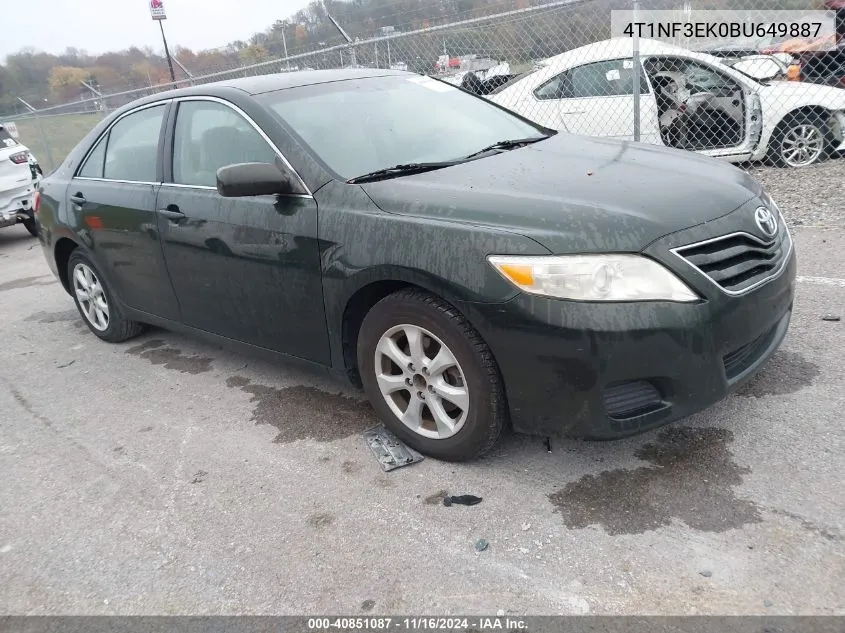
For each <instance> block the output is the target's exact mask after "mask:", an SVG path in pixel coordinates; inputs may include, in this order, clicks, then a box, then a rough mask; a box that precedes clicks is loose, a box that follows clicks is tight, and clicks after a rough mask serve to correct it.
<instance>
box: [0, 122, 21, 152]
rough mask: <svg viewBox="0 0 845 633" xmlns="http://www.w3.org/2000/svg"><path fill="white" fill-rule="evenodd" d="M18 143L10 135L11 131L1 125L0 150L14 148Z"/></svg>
mask: <svg viewBox="0 0 845 633" xmlns="http://www.w3.org/2000/svg"><path fill="white" fill-rule="evenodd" d="M17 144H18V142H17V141H16V140H15V139H14V137H12V135H11V134H9V130H7V129H6V128H4V127H3V126H2V125H0V149H3V148H4V147H14V146H15V145H17Z"/></svg>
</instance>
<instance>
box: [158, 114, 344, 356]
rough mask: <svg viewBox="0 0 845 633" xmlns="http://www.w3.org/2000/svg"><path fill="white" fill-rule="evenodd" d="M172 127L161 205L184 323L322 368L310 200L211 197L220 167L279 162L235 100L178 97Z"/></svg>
mask: <svg viewBox="0 0 845 633" xmlns="http://www.w3.org/2000/svg"><path fill="white" fill-rule="evenodd" d="M172 127H173V131H172V133H169V139H168V149H167V152H166V153H167V156H168V157H172V159H171V161H170V163H171V164H170V166H169V168H168V170H167V173H166V176H167V177H166V182H165V183H164V184H163V185H162V188H161V191H160V192H159V195H158V203H157V208H158V209H159V216H160V217H159V228H160V231H161V234H162V236H163V243H164V254H165V259H166V261H167V267H168V270H169V271H170V276H171V279H172V280H173V285H174V287H175V289H176V293H177V295H178V297H179V302H180V305H181V308H182V315H183V321H184V322H185V323H186V324H188V325H190V326H192V327H195V328H198V329H201V330H204V331H207V332H212V333H214V334H219V335H222V336H226V337H228V338H232V339H235V340H238V341H242V342H246V343H250V344H253V345H258V346H260V347H264V348H267V349H272V350H275V351H279V352H283V353H285V354H290V355H292V356H298V357H300V358H305V359H307V360H312V361H316V362H320V363H326V364H327V363H328V362H329V343H328V333H327V331H326V320H325V313H324V308H323V288H322V277H321V273H320V250H319V245H318V242H317V203H316V202H315V201H314V198H313V197H312V196H311V195H288V196H252V197H245V198H223V197H222V196H220V194H219V193H217V188H216V182H217V170H218V169H219V168H220V167H224V166H226V165H231V164H236V163H247V162H259V163H268V162H269V163H272V162H274V161H275V159H276V157H277V156H281V153H280V152H279V151H278V149H277V148H276V147H275V146H274V145H273V144H272V143H271V142H270V141H269V138H268V137H267V136H266V135H265V134H264V133H263V132H262V131H261V130H260V128H258V126H257V125H256V124H255V123H254V122H253V121H252V119H250V118H249V117H247V116H246V114H245V113H244V112H242V111H241V110H239V109H238V108H237V107H236V106H234V105H233V104H231V103H229V102H227V101H224V100H221V99H215V98H211V97H208V98H206V97H188V98H185V99H182V100H180V101H179V103H178V109H177V111H176V117H175V124H173V126H172ZM303 187H304V185H303Z"/></svg>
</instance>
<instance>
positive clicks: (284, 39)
mask: <svg viewBox="0 0 845 633" xmlns="http://www.w3.org/2000/svg"><path fill="white" fill-rule="evenodd" d="M287 28H288V23H287V22H283V23H282V47H283V48H284V49H285V64H286V65H287V69H288V72H290V60H289V59H288V38H287V37H286V36H285V31H287Z"/></svg>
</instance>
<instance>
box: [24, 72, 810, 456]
mask: <svg viewBox="0 0 845 633" xmlns="http://www.w3.org/2000/svg"><path fill="white" fill-rule="evenodd" d="M37 217H38V223H39V239H40V240H41V242H42V245H43V248H44V254H45V256H46V258H47V262H48V263H49V265H50V267H51V268H52V270H53V272H54V273H55V274H56V275H57V276H58V277H59V279H60V280H61V282H62V284H63V285H64V287H65V289H66V290H67V292H68V293H69V294H70V295H71V297H73V299H74V301H75V302H76V305H77V307H78V308H79V312H80V314H81V316H82V318H83V319H84V320H85V323H86V324H87V326H88V327H89V328H90V329H91V331H92V332H94V334H96V335H97V336H98V337H100V338H101V339H103V340H105V341H110V342H119V341H124V340H126V339H129V338H131V337H133V336H136V335H137V334H139V333H140V332H141V331H142V329H143V328H144V325H145V324H153V325H156V326H161V327H164V328H169V329H173V330H178V331H184V332H190V333H194V334H199V335H203V336H205V337H210V338H211V339H213V340H215V341H217V342H222V343H235V344H237V345H239V346H241V347H246V348H249V349H252V350H253V351H257V352H262V353H264V354H267V355H270V356H273V357H277V358H288V359H299V360H301V361H305V362H308V363H311V364H316V365H318V366H321V367H325V368H329V369H330V370H331V371H332V372H333V373H335V374H337V375H340V376H343V377H345V378H346V379H348V380H351V381H352V382H353V383H356V384H359V385H363V388H364V390H365V391H366V394H367V396H368V398H369V400H370V402H371V403H372V405H373V407H374V408H375V410H376V412H377V413H378V415H379V416H380V417H381V418H382V420H384V422H385V423H386V424H387V426H388V427H389V428H390V429H392V430H393V431H394V432H395V433H396V434H397V435H398V436H399V437H400V438H401V439H403V440H404V441H405V442H407V443H408V444H409V445H411V446H412V447H414V448H416V449H418V450H420V451H422V452H424V453H426V454H428V455H432V456H435V457H438V458H442V459H448V460H464V459H471V458H474V457H476V456H478V455H480V454H482V453H483V452H484V451H486V450H488V449H489V448H490V447H491V446H493V444H494V443H495V442H496V439H497V438H498V437H499V434H500V432H501V431H502V429H503V427H505V425H507V424H508V423H510V424H511V425H512V427H513V428H514V429H515V430H516V431H519V432H527V433H536V434H542V435H559V434H565V435H570V436H577V437H585V438H593V439H609V438H616V437H622V436H625V435H629V434H632V433H635V432H639V431H643V430H645V429H649V428H653V427H655V426H658V425H661V424H665V423H667V422H670V421H672V420H676V419H678V418H681V417H684V416H688V415H690V414H692V413H694V412H696V411H699V410H701V409H703V408H705V407H707V406H709V405H711V404H713V403H714V402H716V401H718V400H719V399H721V398H723V397H724V396H725V395H726V394H727V393H728V392H729V391H730V390H731V389H733V388H735V387H736V385H738V384H739V383H741V382H742V381H744V380H746V379H747V378H749V377H750V376H751V375H753V374H754V373H755V372H757V371H758V370H759V369H760V367H761V366H762V365H763V364H764V363H765V361H766V360H767V359H768V358H769V357H770V356H771V354H772V353H773V352H774V350H775V349H776V348H777V347H778V346H779V345H780V343H781V341H782V340H783V338H784V336H785V334H786V331H787V327H788V325H789V319H790V315H791V312H792V303H793V290H794V279H795V255H794V249H793V245H792V240H791V237H790V235H789V231H788V230H787V227H786V224H785V222H784V220H783V217H782V216H781V214H780V211H779V210H778V208H777V206H776V204H775V203H774V201H773V200H772V199H771V198H770V197H769V196H768V195H767V194H766V193H765V192H764V191H763V190H762V188H761V187H760V185H759V184H758V183H757V182H755V181H754V180H752V179H751V178H750V177H749V176H747V175H746V174H745V173H744V172H742V171H740V170H739V169H736V168H734V167H732V166H729V165H727V164H724V163H721V162H717V161H716V160H711V159H708V158H704V157H701V156H697V155H694V154H688V153H683V152H681V151H676V150H669V149H664V148H658V147H656V146H649V145H638V144H634V143H626V142H616V141H612V140H606V139H592V138H585V137H579V136H574V135H569V134H564V133H559V134H557V133H554V132H552V131H551V130H547V129H544V128H542V127H539V126H537V125H535V124H533V123H531V122H529V121H527V120H526V119H523V118H521V117H519V116H517V115H515V114H513V113H511V112H509V111H507V110H504V109H502V108H500V107H499V106H497V105H494V104H492V103H490V102H488V101H486V100H484V99H482V98H479V97H476V96H473V95H470V94H468V93H466V92H463V91H461V90H460V89H458V88H455V87H453V86H450V85H447V84H445V83H442V82H440V81H437V80H435V79H430V78H426V77H421V76H418V75H414V74H409V73H401V72H392V71H382V70H354V71H353V70H343V71H313V72H296V73H288V74H283V75H273V76H263V77H254V78H248V79H239V80H234V81H228V82H223V83H218V84H211V85H205V86H197V87H192V88H187V89H182V90H175V91H171V92H165V93H161V94H157V95H153V96H151V97H147V98H145V99H142V100H140V101H136V102H135V103H132V104H129V105H128V106H126V107H124V108H122V109H121V110H119V111H117V112H114V113H113V114H111V115H110V116H109V117H107V118H106V120H104V121H103V122H102V123H100V124H99V125H98V126H97V128H96V129H94V130H93V131H92V132H91V133H90V134H89V135H88V136H87V137H86V138H85V139H84V140H83V141H82V142H81V143H80V144H79V146H78V147H77V148H76V149H74V150H73V152H71V154H70V155H69V156H68V158H67V159H66V160H65V161H64V163H63V164H62V165H61V166H60V167H59V168H58V169H57V170H56V171H55V172H54V173H53V174H51V175H50V176H49V177H48V178H46V179H45V180H44V182H43V192H42V196H41V200H40V203H39V206H38V214H37Z"/></svg>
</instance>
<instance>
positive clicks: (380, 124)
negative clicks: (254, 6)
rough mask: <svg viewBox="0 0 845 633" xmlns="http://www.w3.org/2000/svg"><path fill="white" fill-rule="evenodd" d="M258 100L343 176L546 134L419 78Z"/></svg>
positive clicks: (314, 88)
mask: <svg viewBox="0 0 845 633" xmlns="http://www.w3.org/2000/svg"><path fill="white" fill-rule="evenodd" d="M259 100H260V101H262V102H263V104H264V105H266V106H267V107H269V108H270V109H271V110H273V111H274V112H276V113H277V114H278V115H279V116H280V117H281V118H282V119H283V120H284V121H285V123H287V124H288V125H289V126H290V127H291V128H292V129H293V131H294V132H295V133H296V134H298V135H299V136H300V137H301V138H302V140H303V141H305V143H306V144H307V145H309V146H310V147H311V149H312V151H313V152H314V153H315V154H317V156H318V157H319V158H320V159H321V160H322V161H323V162H324V163H325V164H326V165H327V166H328V167H329V168H330V169H331V170H332V171H334V172H335V173H337V174H338V175H339V176H341V177H342V178H344V179H349V178H353V177H355V176H359V175H361V174H366V173H369V172H372V171H375V170H378V169H383V168H385V167H391V166H393V165H399V164H407V163H429V162H439V161H450V160H455V159H458V158H461V157H463V156H467V155H469V154H472V153H474V152H477V151H478V150H480V149H482V148H484V147H487V146H489V145H491V144H493V143H496V142H498V141H502V140H509V139H520V138H527V137H536V136H540V135H542V134H544V133H547V132H548V131H547V130H544V129H543V128H541V127H538V126H535V125H532V124H530V123H526V122H524V121H523V120H521V119H519V118H517V117H516V116H514V115H512V114H509V113H508V112H506V111H504V110H501V109H499V108H498V107H496V106H494V105H493V104H491V103H489V102H488V101H486V100H484V99H481V98H478V97H474V96H471V95H469V94H466V93H465V92H462V91H461V90H459V89H458V88H456V87H454V86H450V85H448V84H445V83H442V82H439V81H436V80H434V79H431V78H429V77H421V76H417V75H402V76H388V77H370V78H366V79H355V80H348V81H336V82H331V83H323V84H315V85H310V86H302V87H299V88H290V89H287V90H278V91H275V92H271V93H267V94H264V95H261V96H260V97H259Z"/></svg>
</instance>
